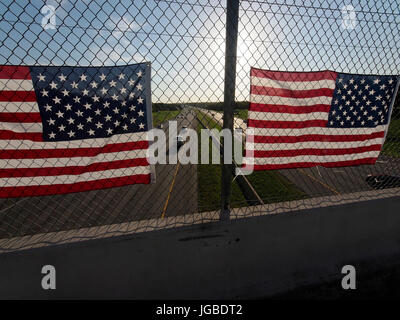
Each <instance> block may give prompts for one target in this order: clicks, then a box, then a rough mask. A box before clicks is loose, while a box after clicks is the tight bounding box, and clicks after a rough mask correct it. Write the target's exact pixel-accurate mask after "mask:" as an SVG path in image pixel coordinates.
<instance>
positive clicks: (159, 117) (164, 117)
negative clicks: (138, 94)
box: [153, 110, 180, 127]
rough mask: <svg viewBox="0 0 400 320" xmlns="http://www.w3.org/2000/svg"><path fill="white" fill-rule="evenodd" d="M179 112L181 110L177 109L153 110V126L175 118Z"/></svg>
mask: <svg viewBox="0 0 400 320" xmlns="http://www.w3.org/2000/svg"><path fill="white" fill-rule="evenodd" d="M179 112H180V111H177V110H173V111H172V110H171V111H157V112H153V127H157V126H158V125H160V124H161V123H163V122H165V121H168V120H171V119H174V118H175V117H176V116H177V115H178V114H179Z"/></svg>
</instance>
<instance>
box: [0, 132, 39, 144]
mask: <svg viewBox="0 0 400 320" xmlns="http://www.w3.org/2000/svg"><path fill="white" fill-rule="evenodd" d="M0 140H31V141H43V136H42V133H41V132H14V131H11V130H0Z"/></svg>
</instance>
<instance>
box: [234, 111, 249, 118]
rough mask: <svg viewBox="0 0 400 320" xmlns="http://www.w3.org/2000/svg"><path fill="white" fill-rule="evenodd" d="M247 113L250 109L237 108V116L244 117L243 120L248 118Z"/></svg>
mask: <svg viewBox="0 0 400 320" xmlns="http://www.w3.org/2000/svg"><path fill="white" fill-rule="evenodd" d="M247 113H248V110H244V109H241V110H235V117H237V118H240V119H243V120H247Z"/></svg>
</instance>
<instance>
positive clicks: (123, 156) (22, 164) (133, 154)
mask: <svg viewBox="0 0 400 320" xmlns="http://www.w3.org/2000/svg"><path fill="white" fill-rule="evenodd" d="M146 152H147V149H137V150H131V151H119V152H111V153H100V154H98V155H96V156H94V157H69V158H40V159H0V168H3V169H13V168H15V169H18V168H30V169H32V168H47V167H68V166H87V165H90V164H93V163H98V162H111V161H117V160H128V159H138V158H146Z"/></svg>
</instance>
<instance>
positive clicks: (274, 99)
mask: <svg viewBox="0 0 400 320" xmlns="http://www.w3.org/2000/svg"><path fill="white" fill-rule="evenodd" d="M250 102H252V103H261V104H277V105H288V106H312V105H315V104H326V105H331V102H332V97H325V96H321V97H315V98H285V97H278V96H268V95H258V94H250Z"/></svg>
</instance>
